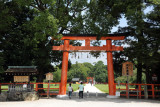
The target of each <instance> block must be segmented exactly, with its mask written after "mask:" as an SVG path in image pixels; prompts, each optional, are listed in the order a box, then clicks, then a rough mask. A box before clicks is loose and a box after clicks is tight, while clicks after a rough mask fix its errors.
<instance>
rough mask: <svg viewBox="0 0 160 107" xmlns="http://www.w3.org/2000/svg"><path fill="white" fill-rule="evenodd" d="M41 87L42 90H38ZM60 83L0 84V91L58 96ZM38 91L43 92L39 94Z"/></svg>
mask: <svg viewBox="0 0 160 107" xmlns="http://www.w3.org/2000/svg"><path fill="white" fill-rule="evenodd" d="M40 84H41V85H43V87H44V88H39V87H38V85H40ZM59 88H60V83H29V84H28V83H0V92H1V91H9V92H11V91H12V92H13V91H28V90H29V91H31V90H35V91H37V92H38V93H39V95H47V96H49V95H58V94H59ZM39 90H44V91H41V92H39Z"/></svg>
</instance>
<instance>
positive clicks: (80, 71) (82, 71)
mask: <svg viewBox="0 0 160 107" xmlns="http://www.w3.org/2000/svg"><path fill="white" fill-rule="evenodd" d="M88 70H89V68H87V67H85V66H84V64H83V63H82V64H81V63H78V62H76V64H72V66H71V69H70V70H69V71H68V81H71V80H72V78H80V80H82V81H86V78H87V76H88V75H87V71H88Z"/></svg>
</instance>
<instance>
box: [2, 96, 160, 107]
mask: <svg viewBox="0 0 160 107" xmlns="http://www.w3.org/2000/svg"><path fill="white" fill-rule="evenodd" d="M0 107H160V101H157V100H144V99H108V98H84V99H78V98H72V99H68V98H67V99H57V98H52V99H40V100H37V101H19V102H16V101H15V102H0Z"/></svg>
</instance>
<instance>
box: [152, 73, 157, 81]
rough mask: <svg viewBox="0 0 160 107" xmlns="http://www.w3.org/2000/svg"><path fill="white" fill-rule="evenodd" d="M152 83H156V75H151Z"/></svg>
mask: <svg viewBox="0 0 160 107" xmlns="http://www.w3.org/2000/svg"><path fill="white" fill-rule="evenodd" d="M152 81H154V82H156V81H157V75H156V74H153V75H152Z"/></svg>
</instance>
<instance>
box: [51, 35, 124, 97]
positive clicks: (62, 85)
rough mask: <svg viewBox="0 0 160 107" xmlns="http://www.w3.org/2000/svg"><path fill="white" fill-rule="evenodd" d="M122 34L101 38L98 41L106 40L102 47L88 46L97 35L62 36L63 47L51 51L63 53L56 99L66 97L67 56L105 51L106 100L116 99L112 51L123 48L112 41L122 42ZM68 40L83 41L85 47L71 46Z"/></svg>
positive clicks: (56, 47) (55, 47)
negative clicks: (58, 92) (106, 73)
mask: <svg viewBox="0 0 160 107" xmlns="http://www.w3.org/2000/svg"><path fill="white" fill-rule="evenodd" d="M121 35H122V34H108V35H107V36H102V37H101V38H100V40H106V45H103V46H90V40H96V39H97V35H92V34H83V35H82V34H79V35H75V34H64V35H63V37H62V38H61V40H64V45H60V46H53V48H52V50H61V51H63V60H62V72H61V83H60V94H59V95H58V96H57V97H58V98H64V97H68V96H67V95H66V88H67V87H66V85H67V71H68V55H69V52H72V51H82V50H83V52H84V51H105V52H107V66H108V67H107V68H108V85H109V95H108V96H107V98H117V96H115V92H116V87H115V83H114V72H113V56H112V51H122V50H123V47H121V46H115V45H112V40H124V38H125V36H121ZM70 40H85V46H72V45H70V44H69V42H70Z"/></svg>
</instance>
